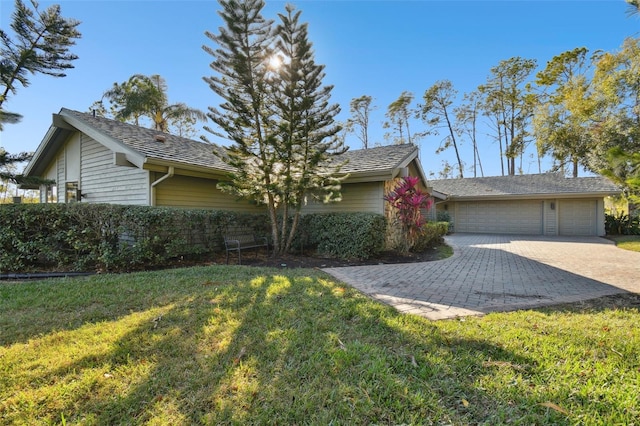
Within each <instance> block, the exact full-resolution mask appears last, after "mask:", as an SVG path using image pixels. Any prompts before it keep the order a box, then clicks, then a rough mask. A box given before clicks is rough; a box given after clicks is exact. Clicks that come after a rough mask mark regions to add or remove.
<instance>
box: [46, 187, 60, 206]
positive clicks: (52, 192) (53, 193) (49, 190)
mask: <svg viewBox="0 0 640 426" xmlns="http://www.w3.org/2000/svg"><path fill="white" fill-rule="evenodd" d="M44 202H45V203H57V202H58V191H57V187H56V186H55V185H47V187H46V189H45V198H44Z"/></svg>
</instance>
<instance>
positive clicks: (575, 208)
mask: <svg viewBox="0 0 640 426" xmlns="http://www.w3.org/2000/svg"><path fill="white" fill-rule="evenodd" d="M597 220H598V201H597V200H562V201H560V202H559V203H558V233H559V234H560V235H575V236H590V235H597V234H596V231H597V228H598V222H597Z"/></svg>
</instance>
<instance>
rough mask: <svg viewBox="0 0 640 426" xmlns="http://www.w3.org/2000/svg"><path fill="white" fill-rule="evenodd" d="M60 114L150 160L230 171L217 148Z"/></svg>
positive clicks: (70, 112)
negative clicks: (80, 121) (159, 139)
mask: <svg viewBox="0 0 640 426" xmlns="http://www.w3.org/2000/svg"><path fill="white" fill-rule="evenodd" d="M60 114H61V115H67V116H71V117H75V118H77V119H79V120H82V121H84V122H85V123H87V124H88V125H90V126H91V127H93V128H94V129H95V130H97V131H99V132H100V133H102V134H104V135H105V136H108V137H111V138H113V139H116V140H119V141H121V142H123V143H124V144H126V145H127V146H129V147H131V148H133V149H134V150H136V151H137V152H139V153H140V154H143V155H144V156H146V157H149V158H153V159H158V160H166V161H171V162H177V163H184V164H187V165H197V166H202V167H209V168H215V169H220V170H231V168H230V167H229V166H228V165H227V164H226V163H224V162H223V161H222V160H220V158H218V157H217V156H216V155H214V153H213V152H214V150H220V147H218V146H217V145H213V144H207V143H204V142H198V141H194V140H191V139H187V138H183V137H180V136H175V135H170V134H168V133H161V132H159V131H157V130H154V129H147V128H144V127H139V126H135V125H133V124H128V123H122V122H119V121H116V120H111V119H108V118H105V117H94V116H93V114H90V113H84V112H78V111H73V110H70V109H66V108H63V109H62V110H61V111H60ZM158 134H162V135H163V136H164V137H165V140H164V142H159V141H157V140H156V135H158Z"/></svg>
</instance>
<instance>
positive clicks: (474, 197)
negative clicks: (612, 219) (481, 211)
mask: <svg viewBox="0 0 640 426" xmlns="http://www.w3.org/2000/svg"><path fill="white" fill-rule="evenodd" d="M616 194H619V192H618V193H615V192H609V191H606V192H570V193H566V192H557V193H542V194H527V195H517V194H513V195H510V194H499V195H469V196H457V195H450V196H447V198H448V199H447V201H504V200H547V199H563V198H574V199H575V198H603V197H607V196H609V195H616Z"/></svg>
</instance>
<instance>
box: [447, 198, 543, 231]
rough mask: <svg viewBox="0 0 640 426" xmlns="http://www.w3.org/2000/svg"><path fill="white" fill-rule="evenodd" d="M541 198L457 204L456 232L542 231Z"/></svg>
mask: <svg viewBox="0 0 640 426" xmlns="http://www.w3.org/2000/svg"><path fill="white" fill-rule="evenodd" d="M542 206H543V203H542V201H531V200H523V201H521V202H519V203H515V202H513V201H468V202H459V203H456V206H455V207H456V211H455V218H456V220H455V230H456V232H473V233H492V234H525V235H540V234H542Z"/></svg>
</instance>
